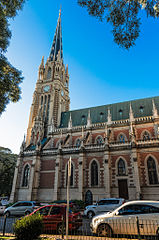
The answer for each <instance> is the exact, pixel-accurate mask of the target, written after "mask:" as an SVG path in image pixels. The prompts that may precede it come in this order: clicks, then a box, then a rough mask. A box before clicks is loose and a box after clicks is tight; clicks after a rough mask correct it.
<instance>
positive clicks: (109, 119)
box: [107, 108, 112, 124]
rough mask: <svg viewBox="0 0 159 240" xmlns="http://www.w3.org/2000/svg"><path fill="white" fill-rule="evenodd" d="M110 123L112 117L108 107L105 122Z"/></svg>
mask: <svg viewBox="0 0 159 240" xmlns="http://www.w3.org/2000/svg"><path fill="white" fill-rule="evenodd" d="M111 123H112V117H111V113H110V108H108V117H107V124H111Z"/></svg>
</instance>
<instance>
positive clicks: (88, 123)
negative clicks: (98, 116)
mask: <svg viewBox="0 0 159 240" xmlns="http://www.w3.org/2000/svg"><path fill="white" fill-rule="evenodd" d="M90 125H91V113H90V109H89V111H88V117H87V127H89V126H90Z"/></svg>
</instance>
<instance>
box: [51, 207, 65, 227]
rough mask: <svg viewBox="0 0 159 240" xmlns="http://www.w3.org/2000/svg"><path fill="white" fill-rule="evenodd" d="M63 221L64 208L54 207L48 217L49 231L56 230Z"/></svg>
mask: <svg viewBox="0 0 159 240" xmlns="http://www.w3.org/2000/svg"><path fill="white" fill-rule="evenodd" d="M62 219H63V217H62V206H52V207H51V209H50V211H49V215H48V216H47V230H51V231H52V230H56V229H57V226H58V225H59V224H62Z"/></svg>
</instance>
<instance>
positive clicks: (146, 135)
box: [142, 131, 150, 141]
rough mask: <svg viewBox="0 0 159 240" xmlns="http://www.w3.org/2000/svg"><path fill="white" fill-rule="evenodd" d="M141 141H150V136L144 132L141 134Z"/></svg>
mask: <svg viewBox="0 0 159 240" xmlns="http://www.w3.org/2000/svg"><path fill="white" fill-rule="evenodd" d="M142 139H143V140H144V141H145V140H150V134H149V133H148V132H147V131H144V133H143V134H142Z"/></svg>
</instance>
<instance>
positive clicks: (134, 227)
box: [91, 200, 159, 239]
mask: <svg viewBox="0 0 159 240" xmlns="http://www.w3.org/2000/svg"><path fill="white" fill-rule="evenodd" d="M91 229H92V232H93V233H94V234H96V235H98V236H106V237H111V236H112V235H113V234H122V235H129V234H131V235H141V236H142V235H143V236H147V235H148V236H149V235H151V236H152V235H155V236H156V235H157V237H158V239H159V201H144V200H141V201H131V202H127V203H125V204H123V205H122V206H120V207H119V208H117V209H116V210H114V211H113V212H109V213H105V214H102V215H99V216H96V217H94V218H93V219H92V222H91Z"/></svg>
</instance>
